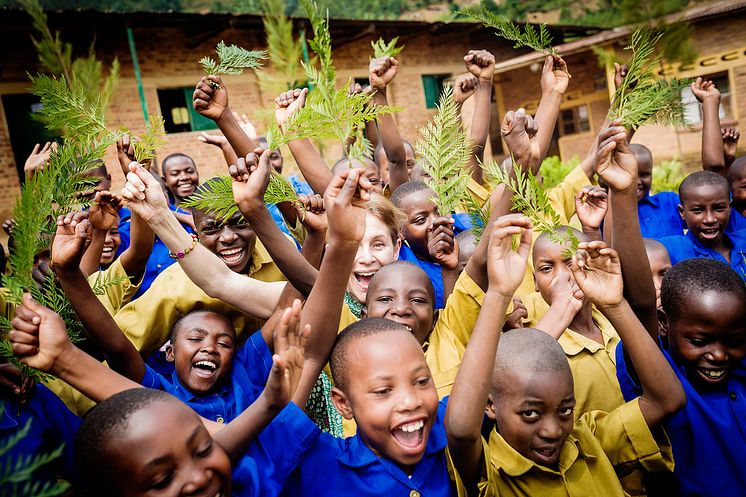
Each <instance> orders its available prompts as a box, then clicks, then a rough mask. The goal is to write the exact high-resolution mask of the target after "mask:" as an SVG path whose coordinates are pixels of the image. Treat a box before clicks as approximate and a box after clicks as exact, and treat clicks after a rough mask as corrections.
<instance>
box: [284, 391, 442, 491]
mask: <svg viewBox="0 0 746 497" xmlns="http://www.w3.org/2000/svg"><path fill="white" fill-rule="evenodd" d="M447 401H448V398H445V399H443V400H442V401H441V402H440V405H439V407H438V414H437V417H436V419H435V423H434V424H433V427H432V430H431V431H430V437H429V438H428V441H427V446H426V447H425V453H424V455H423V456H422V459H421V460H420V462H418V463H417V464H416V465H415V467H414V471H413V472H412V476H411V477H410V476H408V475H407V474H406V473H405V472H404V471H403V470H402V469H401V468H400V467H399V466H397V465H396V464H395V463H394V462H392V461H390V460H389V459H387V458H385V457H379V456H377V455H376V454H374V453H373V451H372V450H371V449H370V447H368V446H367V445H366V444H365V442H364V441H363V439H362V438H361V436H360V433H358V434H357V435H355V436H354V437H350V438H345V439H341V438H335V437H333V436H332V435H330V434H328V433H320V434H319V435H318V438H317V439H316V441H315V443H314V444H313V445H312V446H311V447H310V448H309V449H308V451H306V453H305V455H304V456H303V457H302V458H301V460H300V463H299V465H298V469H296V471H294V472H293V474H292V475H291V476H290V478H289V479H288V481H287V484H286V485H285V489H284V492H283V495H286V496H288V497H290V496H293V497H296V496H313V497H315V496H319V497H321V496H324V497H326V496H330V495H354V496H355V497H369V496H370V497H373V496H375V497H378V496H381V495H386V496H391V497H393V496H399V495H403V496H407V495H423V496H434V497H446V496H455V495H456V490H455V486H454V485H453V483H452V482H451V480H450V477H449V474H448V464H447V462H446V451H445V449H446V443H447V439H446V432H445V427H444V425H443V418H444V417H445V412H446V405H447ZM298 416H299V417H300V419H299V421H302V422H303V425H304V426H305V428H304V430H305V431H306V432H310V431H315V432H319V428H318V427H317V426H316V425H315V424H313V422H312V421H311V420H310V419H309V418H308V417H307V416H306V415H304V414H302V413H298ZM277 443H279V444H282V446H289V445H292V444H293V443H295V438H294V435H293V434H292V433H288V434H287V435H286V436H283V437H282V438H279V439H278V440H277Z"/></svg>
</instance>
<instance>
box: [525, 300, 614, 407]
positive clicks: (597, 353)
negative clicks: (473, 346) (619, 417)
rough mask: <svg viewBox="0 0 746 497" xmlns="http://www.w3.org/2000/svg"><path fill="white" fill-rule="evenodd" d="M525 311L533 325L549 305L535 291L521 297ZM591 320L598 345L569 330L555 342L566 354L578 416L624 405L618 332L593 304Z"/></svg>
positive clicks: (530, 324)
mask: <svg viewBox="0 0 746 497" xmlns="http://www.w3.org/2000/svg"><path fill="white" fill-rule="evenodd" d="M523 303H524V305H525V306H526V310H527V311H528V316H527V318H526V320H525V325H526V326H527V327H531V328H535V327H536V325H537V324H539V321H541V318H542V317H544V314H546V311H548V310H549V305H547V303H546V302H545V301H544V299H543V298H542V297H541V294H540V293H538V292H536V293H533V294H531V295H528V296H526V297H524V298H523ZM593 322H594V323H596V326H598V329H599V330H601V336H602V337H603V340H604V343H603V344H601V343H599V342H597V341H595V340H592V339H590V338H588V337H585V336H584V335H581V334H580V333H577V332H575V331H573V330H571V329H569V328H568V329H567V330H565V332H564V333H563V334H562V335H561V336H560V337H559V340H557V341H558V342H559V344H560V345H561V346H562V350H564V351H565V354H566V355H567V360H568V362H569V363H570V369H571V370H572V377H573V379H574V381H575V402H576V404H575V414H576V416H577V417H580V416H581V415H583V414H584V413H586V412H589V411H595V410H600V411H605V412H611V411H613V410H614V409H616V408H617V407H619V406H620V405H622V404H624V398H623V397H622V392H621V390H620V388H619V381H618V380H617V378H616V355H615V354H616V348H617V346H618V344H619V335H617V332H616V330H615V329H614V327H613V326H612V325H611V323H610V322H609V320H608V319H606V317H605V316H604V315H603V314H602V313H601V312H600V311H599V310H598V309H596V308H595V307H594V308H593Z"/></svg>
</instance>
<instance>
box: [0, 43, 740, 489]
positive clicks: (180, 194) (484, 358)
mask: <svg viewBox="0 0 746 497" xmlns="http://www.w3.org/2000/svg"><path fill="white" fill-rule="evenodd" d="M464 62H465V66H466V70H467V73H466V74H465V75H464V76H461V77H458V78H456V79H455V81H454V83H453V85H454V99H455V101H456V103H457V105H458V106H459V107H460V106H461V104H462V103H463V102H464V101H465V100H466V99H468V98H473V99H475V105H474V112H473V116H471V126H470V127H469V133H470V139H471V141H470V143H471V147H472V150H471V152H472V156H471V161H470V164H469V168H470V169H469V173H470V180H469V185H468V195H470V197H471V198H472V199H473V200H474V202H475V203H477V204H478V205H479V206H480V207H483V206H487V209H486V210H487V211H488V212H489V220H488V221H487V222H486V223H484V226H481V228H482V230H483V231H482V233H481V236H479V237H477V236H474V231H473V230H474V222H476V221H474V220H471V219H470V218H469V217H468V216H467V215H466V214H465V211H461V212H439V211H438V209H437V207H436V204H435V202H434V200H433V197H434V195H435V192H434V191H433V190H431V189H430V187H429V186H428V183H427V181H426V180H427V177H426V174H425V173H424V170H423V168H422V167H421V166H420V165H419V164H418V163H417V161H418V158H417V157H416V155H415V151H414V149H413V147H412V146H411V145H410V144H409V143H408V142H406V141H404V140H403V139H402V138H401V136H400V134H399V130H398V128H397V125H396V121H395V119H394V118H393V117H392V116H391V115H384V116H382V117H381V118H380V119H379V120H378V121H377V122H372V123H370V124H369V125H368V126H367V128H366V135H367V137H368V139H370V140H371V141H372V142H373V145H374V150H375V152H374V153H373V156H372V157H370V158H368V159H365V160H357V159H355V160H350V159H347V158H343V159H341V160H340V161H338V162H337V164H335V165H334V166H333V167H330V165H329V164H327V163H326V162H325V161H324V160H323V159H322V157H321V155H320V154H319V152H318V151H317V150H316V148H315V147H314V145H313V144H312V142H311V141H309V140H295V141H292V142H290V144H289V149H290V152H291V153H292V154H293V157H294V159H295V161H296V163H297V164H298V167H299V170H300V173H301V174H302V176H303V179H304V180H305V181H301V180H299V179H298V178H297V177H295V178H293V180H292V184H293V186H294V188H295V189H296V190H297V193H298V202H296V203H282V204H279V205H276V206H268V205H266V204H265V203H264V200H263V199H264V193H265V190H266V189H267V185H268V182H269V179H270V175H271V174H275V173H282V155H281V154H280V151H279V150H274V151H271V150H265V149H264V148H263V144H264V146H266V141H264V142H262V139H261V138H258V137H256V136H254V135H253V134H252V133H247V132H246V131H245V126H242V124H245V123H243V121H245V118H241V117H240V116H238V115H237V114H235V113H233V112H232V110H231V108H230V106H229V101H228V95H229V93H228V88H227V86H226V84H225V82H224V81H222V80H221V78H220V77H218V76H207V77H204V78H202V79H201V80H200V82H199V83H198V84H197V86H196V88H195V91H194V108H195V110H196V111H197V112H199V113H200V114H202V115H203V116H205V117H207V118H209V119H212V120H213V121H214V122H215V123H216V125H217V127H218V128H219V129H220V131H221V132H222V135H223V136H222V137H217V136H211V135H204V136H203V137H202V141H204V142H206V143H208V144H213V145H216V146H219V147H220V148H221V150H222V151H223V153H224V156H225V158H226V162H227V166H228V168H227V169H228V172H229V174H230V175H231V179H232V189H233V197H234V201H235V204H236V206H237V207H238V211H237V212H236V213H235V214H234V215H232V216H230V217H228V218H227V219H224V218H221V217H220V216H219V215H217V214H216V213H215V212H210V211H203V210H198V209H192V210H184V209H182V208H181V207H180V204H181V203H182V201H183V200H184V199H185V198H187V197H189V196H190V195H192V194H194V193H195V192H197V193H199V192H207V191H210V189H212V188H214V187H215V183H214V182H213V180H208V181H206V182H204V183H202V184H199V175H198V172H197V166H196V164H195V163H194V161H193V160H192V159H191V158H189V157H188V156H187V155H185V154H173V155H170V156H168V157H166V158H165V159H163V160H162V161H161V169H162V173H163V174H162V176H160V175H158V174H156V172H155V171H154V169H155V168H154V167H152V165H151V164H140V163H137V162H136V161H134V155H133V145H132V143H131V142H130V140H129V139H127V138H125V139H124V140H122V141H121V142H120V143H118V144H117V150H118V158H119V163H120V169H121V170H122V173H123V174H124V175H125V177H126V184H125V186H124V188H123V190H122V192H121V194H120V195H115V194H112V193H111V192H109V191H108V185H106V184H105V182H106V181H107V177H106V174H107V173H106V170H105V168H101V169H100V170H98V171H93V172H92V173H91V174H94V175H96V174H97V175H100V176H101V179H102V181H101V183H100V184H99V186H98V187H97V189H96V190H97V191H95V192H93V193H92V195H94V202H93V204H92V206H91V207H90V208H89V209H87V210H83V211H79V212H71V213H69V214H67V215H64V216H60V218H59V219H58V220H57V233H56V235H55V237H54V240H53V242H52V248H51V254H47V255H46V256H45V257H46V260H48V262H50V263H51V268H52V270H53V271H54V272H55V275H56V278H57V280H58V282H59V285H61V287H62V289H63V290H64V292H65V293H66V295H67V296H68V298H69V300H70V304H71V305H72V307H73V308H74V310H75V312H76V314H77V316H78V318H79V320H80V322H81V323H82V324H83V326H84V327H85V330H86V334H85V339H84V341H83V342H81V343H79V344H77V345H73V344H72V343H71V342H70V340H69V338H68V335H67V333H66V329H65V323H64V321H63V320H62V319H61V318H60V317H59V316H58V315H56V314H55V313H54V312H52V311H51V310H49V309H47V308H45V307H44V306H42V305H40V304H39V303H38V302H36V301H35V300H34V299H33V298H31V296H29V295H26V296H25V297H24V300H23V303H22V304H21V305H19V306H17V307H16V308H15V309H11V307H12V306H10V305H6V306H5V309H6V314H8V316H7V317H8V318H9V319H12V325H13V330H12V331H11V332H10V334H9V337H10V340H11V342H12V349H13V352H14V353H15V354H16V355H17V356H18V357H19V358H20V360H21V361H22V362H23V363H24V364H26V365H28V366H31V367H34V368H37V369H40V370H42V371H46V372H49V373H52V374H53V375H54V376H56V379H54V380H53V381H51V382H49V383H48V384H47V385H46V386H45V385H41V384H39V385H35V386H34V385H29V384H28V382H24V381H23V380H22V378H21V376H20V375H19V374H18V370H17V369H16V368H15V367H14V366H12V365H11V364H2V365H0V375H1V376H2V383H1V384H0V398H1V399H2V403H3V410H2V414H0V437H1V438H3V439H7V438H8V437H12V436H14V434H17V433H18V432H19V430H21V429H25V428H24V427H25V426H26V424H27V422H28V420H30V425H29V426H30V430H29V431H28V433H26V434H25V436H24V437H23V439H22V443H20V444H16V445H15V446H14V448H13V449H12V451H11V452H10V456H11V457H15V458H21V457H26V456H27V455H29V454H32V455H33V454H40V453H45V452H50V451H52V450H55V449H56V448H57V447H64V449H63V451H62V452H61V454H60V456H59V458H57V460H56V461H53V462H52V463H50V464H48V465H46V466H44V467H43V468H42V469H41V470H39V471H36V472H35V475H34V477H35V478H37V479H38V480H39V481H48V482H53V481H56V479H58V478H62V479H65V480H67V481H68V482H70V483H71V484H72V487H73V492H76V493H77V495H91V496H94V495H95V496H99V495H101V496H103V495H127V496H130V495H205V496H226V497H227V496H228V495H237V496H249V495H262V496H272V495H287V496H295V495H309V496H315V495H319V496H320V495H358V496H367V495H371V496H372V495H409V496H410V497H411V496H419V495H439V496H447V495H485V496H491V495H501V496H506V495H521V496H527V495H558V496H559V495H568V496H570V495H572V496H578V495H605V496H606V495H608V496H611V495H620V496H621V495H682V496H695V495H696V496H703V495H710V496H728V495H733V496H735V495H742V494H743V493H744V492H746V428H744V426H743V420H744V419H746V403H745V402H746V369H745V368H744V356H746V286H745V284H744V280H745V279H746V260H745V259H744V250H746V231H743V230H744V229H746V224H744V221H743V219H744V218H743V216H744V214H746V200H744V199H745V198H746V193H744V192H746V159H744V158H741V159H737V158H735V157H734V155H735V153H734V146H731V145H732V142H733V137H734V136H737V135H736V134H734V132H733V131H729V130H725V131H723V132H722V134H721V132H720V129H719V127H720V124H719V122H717V111H716V110H715V112H714V113H713V112H712V108H713V106H714V108H715V109H717V105H718V104H719V93H718V92H717V89H716V88H715V87H714V85H712V84H711V83H710V82H707V81H702V80H697V81H696V82H695V83H693V84H692V91H693V92H694V94H695V96H697V98H698V99H700V101H701V102H702V105H703V107H704V109H703V116H705V121H704V123H703V127H704V130H703V137H704V138H703V166H704V169H705V170H703V171H700V172H695V173H693V174H691V175H689V176H688V177H687V178H686V179H685V180H684V181H683V182H682V184H681V187H680V189H679V192H678V195H677V194H676V193H673V192H661V193H658V194H656V195H651V194H650V186H651V174H654V168H653V158H652V155H651V153H650V151H649V150H648V149H647V148H645V147H644V146H642V145H638V144H632V145H630V144H629V141H630V139H631V136H632V134H633V130H627V129H624V128H623V127H621V126H620V125H619V123H616V122H611V123H605V124H604V125H603V127H602V129H600V130H599V134H598V138H597V140H596V141H595V143H594V145H593V147H592V148H591V150H590V151H589V153H588V155H587V156H586V157H585V158H584V159H583V161H582V162H581V163H580V165H579V166H578V167H577V168H576V169H575V170H574V171H572V172H571V173H570V174H569V175H568V176H567V177H566V178H565V179H564V181H562V183H560V184H559V185H557V186H556V187H554V188H552V189H551V190H549V191H548V192H547V196H548V198H549V202H550V203H551V205H552V206H553V207H554V208H555V210H556V211H557V213H558V215H559V218H560V220H561V222H562V223H563V224H565V226H559V227H556V229H555V230H554V232H553V233H540V232H539V231H538V230H535V229H534V227H533V225H532V221H531V220H530V219H529V218H527V217H525V216H524V215H522V214H521V213H515V212H514V213H511V196H512V191H511V190H510V189H508V188H506V187H505V186H504V185H498V186H495V187H494V188H493V186H492V185H490V183H489V181H488V180H487V179H486V178H484V176H483V174H482V169H481V168H480V167H479V163H480V162H481V161H482V160H483V154H484V148H485V144H486V140H487V136H488V126H489V121H490V119H489V114H490V94H491V89H492V81H493V73H494V67H495V59H494V57H493V56H492V54H490V53H489V52H487V51H484V50H473V51H470V52H469V53H468V54H467V55H466V56H465V57H464ZM399 67H400V64H399V62H398V61H397V60H396V59H394V58H391V57H385V58H383V59H376V60H372V61H371V63H370V67H369V69H370V85H371V91H372V92H373V97H372V102H374V103H376V104H387V103H388V100H387V87H388V85H389V84H390V83H391V81H392V80H393V79H394V78H395V77H396V74H397V71H398V69H399ZM569 82H570V81H569V76H568V72H567V66H566V65H565V62H564V61H563V60H562V59H561V58H560V57H558V56H548V57H547V58H546V61H545V64H544V68H543V70H542V75H541V92H542V97H541V101H540V104H539V107H538V109H537V111H536V114H535V116H529V115H527V114H526V113H525V111H524V110H523V109H518V110H516V111H515V112H513V111H511V112H509V113H508V114H507V115H506V116H505V118H504V119H503V122H502V126H501V132H502V136H503V139H504V140H505V143H506V144H507V146H508V148H509V150H510V152H511V156H512V159H513V162H514V163H515V164H517V165H519V166H520V167H522V168H523V169H524V170H525V171H531V172H532V173H533V174H536V175H540V174H541V162H542V159H543V158H544V155H545V154H546V152H547V149H548V147H549V141H550V139H551V136H552V133H553V130H554V126H555V123H556V121H557V117H558V113H559V110H560V106H561V103H562V97H563V95H564V94H565V92H566V91H567V88H568V85H569ZM306 95H307V90H291V91H288V92H285V93H283V94H282V95H280V96H279V97H278V98H277V99H276V100H275V108H276V112H275V114H276V121H277V124H278V125H279V126H280V127H281V128H282V127H283V126H284V124H285V122H286V120H287V118H288V117H289V116H290V115H292V113H293V112H296V111H297V110H298V109H299V108H301V107H302V106H303V105H304V103H305V98H306ZM713 116H714V118H713ZM464 117H466V116H464ZM714 130H717V133H715V132H714ZM723 137H725V140H726V142H728V141H730V142H731V143H725V144H724V141H723V140H724V138H723ZM718 147H719V148H718ZM41 153H44V150H43V151H42V152H41ZM38 156H39V152H38V150H35V153H34V155H33V156H32V157H31V158H30V161H31V162H32V163H34V164H36V163H40V164H41V165H39V166H38V167H43V162H44V161H43V160H39V157H38ZM508 169H512V165H510V164H509V167H508ZM599 185H600V186H599ZM122 204H123V205H125V206H126V207H121V205H122ZM568 234H572V237H569V236H568ZM11 236H12V232H11ZM570 238H576V239H577V240H578V241H579V243H578V244H577V247H571V246H570V245H571V244H570V242H569V241H568V240H569V239H570ZM11 243H12V242H11ZM11 250H12V249H11ZM43 258H44V257H40V260H41V259H43ZM40 267H41V265H40ZM45 267H48V265H46V266H45ZM102 278H104V279H110V280H111V279H115V280H116V281H117V283H116V284H113V285H110V286H109V287H108V288H107V289H106V292H105V293H104V294H103V295H96V294H95V292H94V291H93V289H92V288H93V286H95V285H96V282H98V281H102V280H101V279H102ZM102 361H105V363H104V362H102ZM52 392H54V393H52ZM63 403H64V404H63ZM94 404H97V405H95V407H94ZM81 418H82V419H81ZM0 457H2V455H0Z"/></svg>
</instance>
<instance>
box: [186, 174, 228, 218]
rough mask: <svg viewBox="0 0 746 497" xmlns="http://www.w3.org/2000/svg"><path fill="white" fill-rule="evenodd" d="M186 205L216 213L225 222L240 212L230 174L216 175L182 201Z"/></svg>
mask: <svg viewBox="0 0 746 497" xmlns="http://www.w3.org/2000/svg"><path fill="white" fill-rule="evenodd" d="M182 204H183V206H184V207H189V208H191V209H197V210H199V211H203V212H207V213H208V214H212V215H214V216H215V217H216V218H217V219H218V221H220V222H225V221H227V220H228V219H230V218H231V217H233V216H234V215H235V214H236V213H237V212H238V206H237V205H236V202H235V201H234V200H233V186H232V181H231V178H230V176H216V177H214V178H212V179H210V180H208V181H207V182H205V184H204V186H203V187H202V188H200V189H199V191H197V192H195V193H193V194H192V195H190V196H189V197H187V198H186V199H184V201H183V202H182Z"/></svg>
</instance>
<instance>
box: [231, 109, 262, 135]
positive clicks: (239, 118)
mask: <svg viewBox="0 0 746 497" xmlns="http://www.w3.org/2000/svg"><path fill="white" fill-rule="evenodd" d="M233 119H235V120H236V122H237V123H238V125H239V126H240V127H241V129H242V130H243V132H244V133H246V136H248V137H249V138H251V139H252V140H256V139H257V138H259V135H257V133H256V128H255V127H254V125H253V124H252V123H251V121H250V120H249V117H248V116H247V115H246V114H241V115H238V112H234V113H233Z"/></svg>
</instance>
